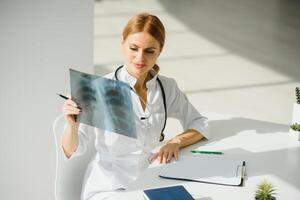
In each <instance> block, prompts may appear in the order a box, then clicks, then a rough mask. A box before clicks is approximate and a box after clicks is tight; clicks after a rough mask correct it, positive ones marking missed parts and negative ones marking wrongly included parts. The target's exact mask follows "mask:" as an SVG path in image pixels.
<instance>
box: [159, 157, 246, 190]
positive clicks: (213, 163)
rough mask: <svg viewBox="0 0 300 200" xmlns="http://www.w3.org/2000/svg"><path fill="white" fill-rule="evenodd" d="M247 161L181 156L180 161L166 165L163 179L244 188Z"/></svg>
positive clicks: (162, 174)
mask: <svg viewBox="0 0 300 200" xmlns="http://www.w3.org/2000/svg"><path fill="white" fill-rule="evenodd" d="M245 164H246V162H245V161H242V160H232V159H226V158H222V156H220V155H194V156H181V157H180V158H179V160H178V161H175V162H172V163H169V164H165V165H164V166H163V167H162V169H161V171H160V173H159V176H160V177H162V178H169V179H179V180H187V181H196V182H203V183H212V184H221V185H231V186H242V185H243V181H244V176H245Z"/></svg>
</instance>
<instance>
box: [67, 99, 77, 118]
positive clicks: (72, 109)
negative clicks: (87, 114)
mask: <svg viewBox="0 0 300 200" xmlns="http://www.w3.org/2000/svg"><path fill="white" fill-rule="evenodd" d="M74 105H76V104H74V102H73V101H72V100H70V99H68V100H66V102H65V103H64V106H63V113H64V115H78V114H80V112H81V109H79V108H78V107H77V106H74Z"/></svg>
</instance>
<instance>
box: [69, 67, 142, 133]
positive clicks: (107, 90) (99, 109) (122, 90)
mask: <svg viewBox="0 0 300 200" xmlns="http://www.w3.org/2000/svg"><path fill="white" fill-rule="evenodd" d="M70 81H71V95H72V98H73V99H74V100H75V101H76V102H77V103H78V104H79V105H80V106H81V108H82V113H81V114H80V115H79V116H78V120H79V121H80V122H81V123H85V124H88V125H91V126H94V127H97V128H100V129H103V130H108V131H111V132H114V133H119V134H122V135H126V136H129V137H134V138H136V130H135V123H134V116H133V109H132V102H131V93H130V87H129V85H127V84H126V83H123V82H121V81H116V80H111V79H106V78H102V77H100V76H96V75H91V74H86V73H82V72H78V71H75V70H72V69H70Z"/></svg>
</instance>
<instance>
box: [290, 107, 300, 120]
mask: <svg viewBox="0 0 300 200" xmlns="http://www.w3.org/2000/svg"><path fill="white" fill-rule="evenodd" d="M292 120H293V121H292V123H293V124H294V123H298V124H299V123H300V104H298V103H294V107H293V118H292Z"/></svg>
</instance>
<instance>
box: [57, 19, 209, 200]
mask: <svg viewBox="0 0 300 200" xmlns="http://www.w3.org/2000/svg"><path fill="white" fill-rule="evenodd" d="M164 42H165V29H164V26H163V24H162V22H161V21H160V20H159V18H158V17H156V16H154V15H151V14H148V13H141V14H138V15H136V16H134V17H133V18H131V19H130V20H129V22H128V23H127V25H126V26H125V28H124V30H123V38H122V43H121V45H122V49H123V54H124V65H123V66H121V67H119V68H118V69H117V70H116V71H115V72H113V73H111V74H108V75H107V76H106V77H107V78H111V79H115V80H119V81H123V82H125V83H127V84H129V85H130V86H131V88H132V95H131V96H132V103H133V105H134V108H133V110H134V114H135V115H136V116H135V126H136V130H137V139H132V138H130V137H126V136H123V135H120V134H114V133H110V132H109V131H107V130H100V129H97V128H93V127H90V126H87V125H85V124H81V123H78V122H76V120H75V117H76V115H78V114H80V112H81V110H80V108H79V107H77V105H76V103H75V102H74V101H72V100H71V98H70V99H68V100H66V101H65V103H64V105H63V113H64V116H65V120H66V127H65V130H64V133H63V139H62V147H63V150H64V152H65V155H66V156H67V157H68V158H70V159H71V158H73V157H75V156H78V155H80V154H83V153H84V152H85V149H86V146H87V145H88V142H89V140H91V138H93V137H92V136H93V135H95V142H94V144H95V148H96V151H97V153H96V156H95V159H94V160H92V161H91V163H90V164H89V166H88V168H87V171H86V174H85V179H84V183H83V188H82V195H81V199H83V200H88V199H89V200H91V199H97V200H99V199H104V198H105V199H106V198H108V197H111V196H113V195H114V194H115V193H117V192H120V191H121V190H124V189H126V187H127V186H128V185H129V184H130V183H132V182H133V181H134V180H135V179H136V178H137V177H138V175H139V173H140V172H141V171H142V170H144V169H145V168H147V167H148V165H149V164H150V162H149V160H150V161H154V160H158V162H160V163H168V162H170V161H171V160H172V159H175V160H177V159H178V153H179V150H180V149H181V148H183V147H186V146H188V145H191V144H194V143H196V142H198V141H199V140H201V139H202V138H204V137H205V138H208V135H207V133H206V132H205V130H206V127H207V118H206V117H204V116H202V115H201V114H200V113H199V112H198V111H197V110H196V109H195V108H194V107H193V105H191V103H190V102H189V101H188V99H187V97H186V96H185V94H183V93H182V92H181V91H180V89H179V88H178V86H177V84H176V82H175V80H174V79H171V78H167V77H165V76H160V75H158V72H159V67H158V65H157V64H156V61H157V58H158V57H159V55H160V53H161V51H162V49H163V46H164ZM120 117H122V116H120ZM167 117H173V118H177V119H178V120H179V121H180V123H181V124H182V126H183V130H184V132H183V133H180V134H178V135H177V136H176V137H174V138H172V139H171V140H169V141H168V142H167V143H166V144H165V145H163V146H162V147H160V149H159V150H158V151H157V152H153V150H154V149H155V148H156V147H157V145H159V141H160V140H162V139H163V137H164V135H163V129H164V127H165V123H166V119H167Z"/></svg>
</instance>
